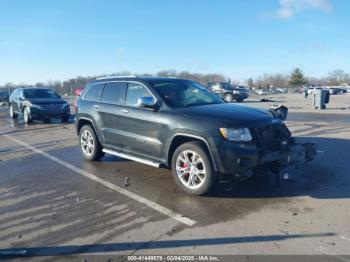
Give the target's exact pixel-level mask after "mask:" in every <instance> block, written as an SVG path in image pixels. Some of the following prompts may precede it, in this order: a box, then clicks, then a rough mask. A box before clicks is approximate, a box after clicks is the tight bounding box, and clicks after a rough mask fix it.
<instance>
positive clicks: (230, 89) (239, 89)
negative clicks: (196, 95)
mask: <svg viewBox="0 0 350 262" xmlns="http://www.w3.org/2000/svg"><path fill="white" fill-rule="evenodd" d="M208 89H209V90H210V91H212V92H214V93H216V94H218V95H219V96H220V97H222V98H223V99H224V100H225V101H226V102H228V103H230V102H232V101H233V100H236V101H237V102H242V101H243V100H244V99H246V98H248V96H249V90H248V89H247V88H246V87H244V86H233V85H231V84H230V83H219V82H215V83H209V84H208Z"/></svg>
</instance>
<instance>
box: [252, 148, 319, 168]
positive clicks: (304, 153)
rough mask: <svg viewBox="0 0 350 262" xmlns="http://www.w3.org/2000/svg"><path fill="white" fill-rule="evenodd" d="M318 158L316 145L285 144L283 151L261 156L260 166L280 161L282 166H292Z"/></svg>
mask: <svg viewBox="0 0 350 262" xmlns="http://www.w3.org/2000/svg"><path fill="white" fill-rule="evenodd" d="M315 156H316V144H315V143H303V144H294V145H292V146H290V145H288V144H287V143H285V144H284V145H283V147H282V150H281V151H274V152H270V153H267V154H264V155H263V156H261V158H260V161H259V164H260V165H263V164H266V163H271V162H275V161H280V163H281V165H292V164H301V163H304V162H309V161H311V160H313V159H314V157H315Z"/></svg>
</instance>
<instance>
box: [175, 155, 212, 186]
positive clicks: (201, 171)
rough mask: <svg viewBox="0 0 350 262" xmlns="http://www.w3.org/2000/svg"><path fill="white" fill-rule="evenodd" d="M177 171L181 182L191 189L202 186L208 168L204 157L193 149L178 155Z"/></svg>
mask: <svg viewBox="0 0 350 262" xmlns="http://www.w3.org/2000/svg"><path fill="white" fill-rule="evenodd" d="M176 173H177V175H178V177H179V179H180V181H181V183H182V184H183V185H184V186H186V187H187V188H189V189H197V188H199V187H201V186H202V184H203V183H204V180H205V178H206V170H205V165H204V162H203V160H202V158H201V157H200V155H198V154H197V153H196V152H194V151H191V150H186V151H183V152H181V153H180V154H179V156H178V157H177V160H176Z"/></svg>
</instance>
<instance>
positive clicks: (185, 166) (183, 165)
mask: <svg viewBox="0 0 350 262" xmlns="http://www.w3.org/2000/svg"><path fill="white" fill-rule="evenodd" d="M182 167H183V168H188V164H187V163H185V162H184V163H183V164H182ZM189 175H190V174H188V173H187V174H186V175H184V176H189Z"/></svg>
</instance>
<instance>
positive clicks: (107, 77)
mask: <svg viewBox="0 0 350 262" xmlns="http://www.w3.org/2000/svg"><path fill="white" fill-rule="evenodd" d="M124 77H132V78H135V77H136V76H133V75H128V76H104V77H99V78H97V80H101V79H110V78H124Z"/></svg>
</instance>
